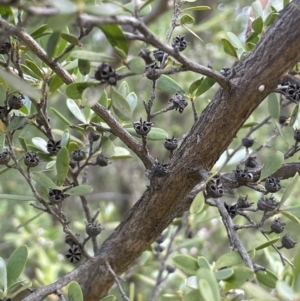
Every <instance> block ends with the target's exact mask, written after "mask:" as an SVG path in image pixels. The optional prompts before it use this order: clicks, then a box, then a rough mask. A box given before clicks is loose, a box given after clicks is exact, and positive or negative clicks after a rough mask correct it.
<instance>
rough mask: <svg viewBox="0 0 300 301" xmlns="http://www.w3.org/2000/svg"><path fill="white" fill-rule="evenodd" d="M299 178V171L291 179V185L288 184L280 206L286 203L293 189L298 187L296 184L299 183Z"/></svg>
mask: <svg viewBox="0 0 300 301" xmlns="http://www.w3.org/2000/svg"><path fill="white" fill-rule="evenodd" d="M298 179H299V173H296V174H295V175H294V177H293V179H292V180H290V182H289V185H288V186H287V188H286V189H285V191H284V194H283V195H282V197H281V200H280V203H279V208H280V207H281V206H282V205H283V204H284V202H285V201H286V200H287V199H288V198H289V196H290V195H291V193H292V191H293V190H294V188H295V187H296V185H297V184H298V183H297V182H298Z"/></svg>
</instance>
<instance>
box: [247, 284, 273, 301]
mask: <svg viewBox="0 0 300 301" xmlns="http://www.w3.org/2000/svg"><path fill="white" fill-rule="evenodd" d="M243 287H244V288H245V291H246V292H247V294H248V295H249V296H251V297H254V300H257V301H258V300H263V301H279V299H277V298H276V297H274V296H272V295H271V294H270V293H268V292H267V291H265V290H264V289H263V288H262V287H261V286H259V285H257V284H254V283H251V282H247V283H245V284H244V285H243Z"/></svg>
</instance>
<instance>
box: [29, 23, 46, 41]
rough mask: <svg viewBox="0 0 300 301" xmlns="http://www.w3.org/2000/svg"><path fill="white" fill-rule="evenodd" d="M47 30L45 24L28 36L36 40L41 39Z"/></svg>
mask: <svg viewBox="0 0 300 301" xmlns="http://www.w3.org/2000/svg"><path fill="white" fill-rule="evenodd" d="M47 29H48V25H47V24H43V25H41V26H40V27H38V28H37V29H36V30H34V31H33V32H32V33H31V34H30V35H31V36H32V38H33V39H35V40H36V39H38V38H40V37H41V35H42V34H43V33H44V32H45V31H46V30H47Z"/></svg>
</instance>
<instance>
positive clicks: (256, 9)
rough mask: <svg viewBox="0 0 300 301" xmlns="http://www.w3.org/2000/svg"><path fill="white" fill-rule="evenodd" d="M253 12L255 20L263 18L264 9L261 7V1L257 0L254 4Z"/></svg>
mask: <svg viewBox="0 0 300 301" xmlns="http://www.w3.org/2000/svg"><path fill="white" fill-rule="evenodd" d="M252 10H253V14H254V17H255V18H258V17H261V18H263V8H262V6H261V3H260V1H258V0H256V1H255V2H253V3H252Z"/></svg>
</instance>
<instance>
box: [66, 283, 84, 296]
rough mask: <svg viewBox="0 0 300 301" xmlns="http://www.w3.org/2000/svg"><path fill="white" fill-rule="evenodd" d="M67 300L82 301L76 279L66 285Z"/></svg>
mask: <svg viewBox="0 0 300 301" xmlns="http://www.w3.org/2000/svg"><path fill="white" fill-rule="evenodd" d="M68 300H69V301H83V294H82V290H81V287H80V285H79V284H78V283H77V282H76V281H72V282H71V283H70V284H69V286H68Z"/></svg>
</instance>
